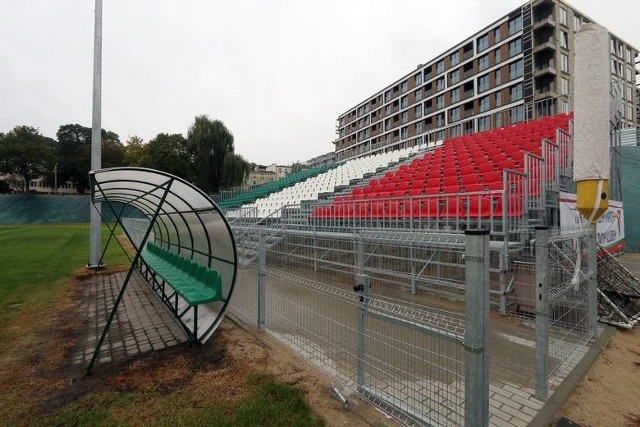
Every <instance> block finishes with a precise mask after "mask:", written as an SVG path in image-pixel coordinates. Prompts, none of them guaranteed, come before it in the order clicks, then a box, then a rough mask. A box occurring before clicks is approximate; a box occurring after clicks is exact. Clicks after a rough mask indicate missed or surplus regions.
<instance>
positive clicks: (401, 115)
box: [400, 111, 409, 123]
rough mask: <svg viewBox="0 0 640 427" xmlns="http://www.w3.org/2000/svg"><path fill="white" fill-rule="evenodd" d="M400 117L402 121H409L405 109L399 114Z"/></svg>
mask: <svg viewBox="0 0 640 427" xmlns="http://www.w3.org/2000/svg"><path fill="white" fill-rule="evenodd" d="M400 118H401V120H402V123H407V122H408V121H409V114H408V113H407V112H406V111H405V112H403V113H402V114H400Z"/></svg>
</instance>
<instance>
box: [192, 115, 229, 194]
mask: <svg viewBox="0 0 640 427" xmlns="http://www.w3.org/2000/svg"><path fill="white" fill-rule="evenodd" d="M187 140H188V149H189V154H190V156H191V161H192V164H193V168H194V169H193V170H194V174H195V184H196V185H197V186H198V187H199V188H200V189H201V190H202V191H204V192H206V193H209V194H211V193H217V192H219V191H220V186H221V184H222V176H223V175H222V174H223V167H224V159H225V156H226V155H227V153H228V152H233V135H232V134H231V132H230V131H229V129H227V127H226V126H225V125H224V123H222V122H221V121H220V120H211V119H209V117H207V116H205V115H202V116H198V117H196V119H195V121H194V123H193V125H191V127H190V128H189V132H188V134H187Z"/></svg>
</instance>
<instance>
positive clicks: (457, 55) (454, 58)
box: [451, 52, 460, 67]
mask: <svg viewBox="0 0 640 427" xmlns="http://www.w3.org/2000/svg"><path fill="white" fill-rule="evenodd" d="M459 63H460V52H453V53H452V54H451V66H452V67H453V66H454V65H458V64H459Z"/></svg>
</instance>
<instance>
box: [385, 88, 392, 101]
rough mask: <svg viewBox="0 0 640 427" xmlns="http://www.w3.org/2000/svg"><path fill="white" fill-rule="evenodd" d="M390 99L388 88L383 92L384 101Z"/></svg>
mask: <svg viewBox="0 0 640 427" xmlns="http://www.w3.org/2000/svg"><path fill="white" fill-rule="evenodd" d="M390 100H391V91H390V90H388V91H386V92H385V93H384V102H389V101H390Z"/></svg>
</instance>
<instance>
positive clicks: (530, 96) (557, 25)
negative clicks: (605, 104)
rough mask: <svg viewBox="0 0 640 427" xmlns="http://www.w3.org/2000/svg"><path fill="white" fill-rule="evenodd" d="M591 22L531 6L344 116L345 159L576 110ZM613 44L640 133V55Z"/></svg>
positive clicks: (629, 111)
mask: <svg viewBox="0 0 640 427" xmlns="http://www.w3.org/2000/svg"><path fill="white" fill-rule="evenodd" d="M588 22H596V21H594V20H593V19H591V18H590V17H587V16H585V15H584V14H582V13H581V12H580V11H578V10H576V9H574V8H573V7H572V6H571V5H569V4H568V3H566V2H564V1H561V0H536V1H531V2H527V3H525V4H524V5H522V6H521V7H519V8H517V9H515V10H513V11H511V12H510V13H508V14H507V15H505V16H503V17H502V18H500V19H498V20H496V21H495V22H492V23H491V24H489V25H487V26H486V27H484V28H483V29H482V30H480V31H478V32H477V33H475V34H473V35H472V36H471V37H469V38H467V39H465V40H464V41H462V42H460V43H458V44H457V45H455V46H453V47H452V48H451V49H449V50H447V51H446V52H444V53H442V54H441V55H439V56H437V57H435V58H434V59H432V60H430V61H428V62H426V63H424V64H420V65H418V67H417V68H416V69H415V70H412V71H411V72H409V73H408V74H406V75H405V76H403V77H402V78H401V79H399V80H397V81H395V82H393V83H392V84H390V85H389V86H387V87H385V88H384V89H382V90H380V91H378V92H376V93H375V94H373V95H372V96H370V97H368V98H367V99H365V100H364V101H362V102H360V103H358V104H357V105H355V106H354V107H352V108H350V109H349V110H347V111H346V112H345V113H343V114H341V115H340V116H339V117H338V120H337V123H336V134H337V137H336V139H335V140H334V141H333V143H334V150H335V153H336V160H337V161H341V160H347V159H351V158H355V157H360V156H365V155H369V154H373V153H376V152H381V151H388V150H393V149H399V148H405V147H411V146H414V145H418V144H435V142H436V141H438V140H442V139H445V138H451V137H456V136H459V135H463V134H469V133H473V132H479V131H483V130H488V129H494V128H500V127H502V126H505V125H508V124H513V123H517V122H519V121H523V120H528V119H530V118H538V117H543V116H547V115H553V114H558V113H562V112H569V111H571V110H572V109H573V104H572V92H573V62H574V60H573V54H574V39H575V33H576V32H577V31H578V29H579V28H580V25H582V24H583V23H588ZM610 42H611V78H612V82H616V84H617V85H619V87H621V88H622V92H623V93H622V99H621V102H622V105H621V115H622V118H621V121H622V124H623V126H636V125H637V122H636V120H637V119H636V113H637V106H636V92H635V88H636V64H635V59H636V56H637V55H638V49H637V48H635V47H633V46H631V45H630V44H629V43H627V42H625V41H623V40H621V39H620V38H618V37H616V36H615V35H613V34H611V33H610Z"/></svg>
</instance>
